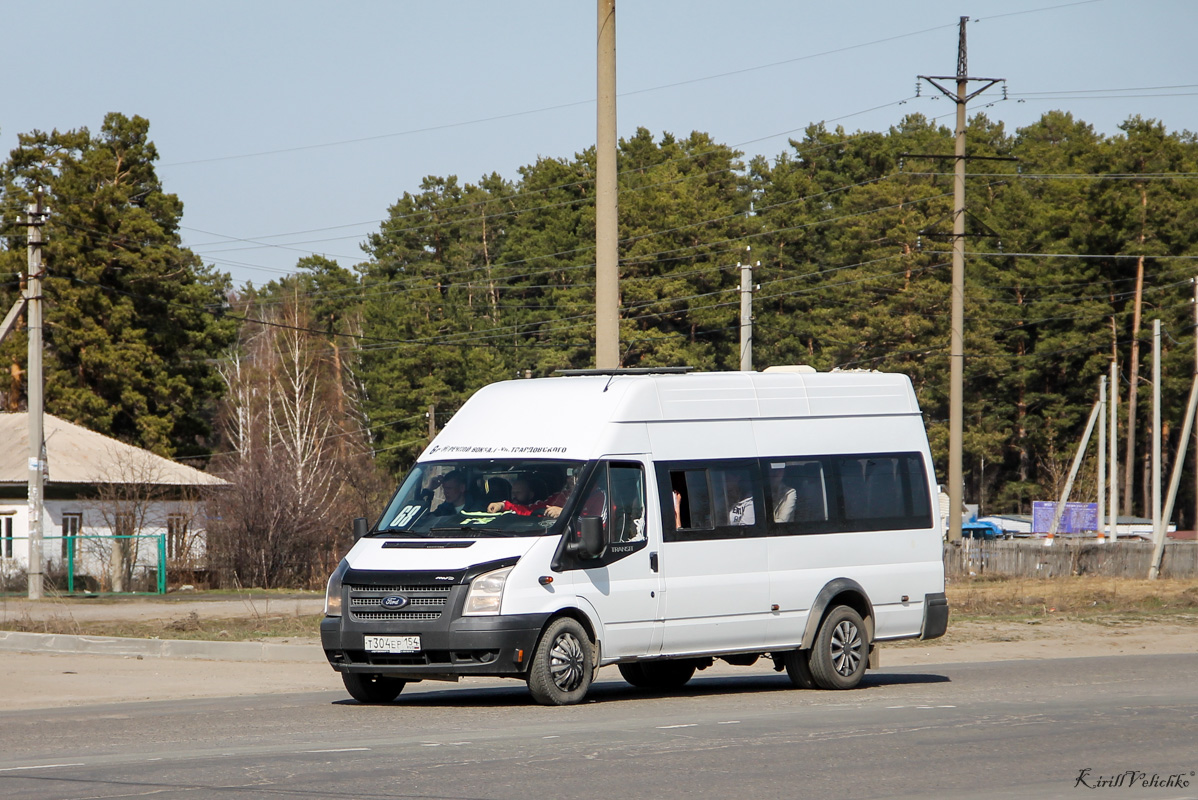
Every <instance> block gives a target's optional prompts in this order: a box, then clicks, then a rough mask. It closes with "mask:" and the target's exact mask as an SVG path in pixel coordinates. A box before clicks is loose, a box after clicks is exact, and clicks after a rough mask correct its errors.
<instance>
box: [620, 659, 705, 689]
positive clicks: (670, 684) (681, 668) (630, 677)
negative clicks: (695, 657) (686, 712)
mask: <svg viewBox="0 0 1198 800" xmlns="http://www.w3.org/2000/svg"><path fill="white" fill-rule="evenodd" d="M619 666H620V674H621V675H623V676H624V680H626V681H628V682H629V683H631V684H632V685H633V686H635V687H637V688H638V689H654V690H656V691H662V692H665V691H670V690H672V689H681V688H682V687H683V686H685V685H686V682H687V681H689V680H690V679H691V678H692V677H693V676H694V674H695V665H694V664H693V663H692V662H690V661H645V662H634V663H631V664H620V665H619Z"/></svg>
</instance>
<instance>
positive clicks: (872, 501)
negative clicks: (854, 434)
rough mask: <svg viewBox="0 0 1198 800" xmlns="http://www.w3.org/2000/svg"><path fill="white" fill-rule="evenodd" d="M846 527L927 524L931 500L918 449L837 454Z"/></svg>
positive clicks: (930, 520) (849, 528) (879, 528)
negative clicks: (880, 453) (887, 452)
mask: <svg viewBox="0 0 1198 800" xmlns="http://www.w3.org/2000/svg"><path fill="white" fill-rule="evenodd" d="M834 461H835V465H836V470H837V472H838V474H839V476H840V491H841V496H842V498H843V506H844V523H845V524H844V530H852V531H860V530H885V529H887V528H897V529H906V528H927V527H930V526H931V524H932V514H931V501H930V500H929V497H928V483H927V477H926V475H925V473H924V468H923V459H922V458H921V457H920V456H919V454H918V453H897V454H885V455H865V456H838V457H836V458H835V459H834Z"/></svg>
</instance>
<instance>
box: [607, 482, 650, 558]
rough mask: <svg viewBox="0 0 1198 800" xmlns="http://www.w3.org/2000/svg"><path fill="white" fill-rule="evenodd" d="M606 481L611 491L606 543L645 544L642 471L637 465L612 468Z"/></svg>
mask: <svg viewBox="0 0 1198 800" xmlns="http://www.w3.org/2000/svg"><path fill="white" fill-rule="evenodd" d="M607 478H608V484H609V487H608V488H609V489H610V490H611V521H610V529H609V531H608V541H609V542H612V543H617V542H641V541H644V539H645V471H644V470H643V469H642V468H641V465H640V464H612V465H611V466H610V467H609V469H608V476H607Z"/></svg>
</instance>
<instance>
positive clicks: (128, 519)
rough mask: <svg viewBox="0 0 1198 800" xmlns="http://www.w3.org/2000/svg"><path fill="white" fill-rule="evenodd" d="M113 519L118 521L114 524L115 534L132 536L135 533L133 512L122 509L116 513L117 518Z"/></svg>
mask: <svg viewBox="0 0 1198 800" xmlns="http://www.w3.org/2000/svg"><path fill="white" fill-rule="evenodd" d="M113 521H114V522H115V523H116V524H115V525H114V526H113V527H114V530H113V531H112V532H113V534H114V535H116V536H132V535H133V530H134V524H133V523H134V519H133V514H131V513H129V512H127V511H122V512H120V513H118V514H117V515H116V519H115V520H113Z"/></svg>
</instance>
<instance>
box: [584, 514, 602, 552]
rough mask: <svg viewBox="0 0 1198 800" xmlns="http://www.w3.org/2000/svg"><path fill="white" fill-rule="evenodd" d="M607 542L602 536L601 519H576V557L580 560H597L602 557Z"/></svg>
mask: <svg viewBox="0 0 1198 800" xmlns="http://www.w3.org/2000/svg"><path fill="white" fill-rule="evenodd" d="M606 545H607V542H606V540H605V539H604V535H603V518H602V517H579V518H578V555H579V556H581V557H582V558H598V557H599V556H601V555H603V551H604V549H605V548H606Z"/></svg>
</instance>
